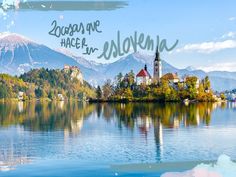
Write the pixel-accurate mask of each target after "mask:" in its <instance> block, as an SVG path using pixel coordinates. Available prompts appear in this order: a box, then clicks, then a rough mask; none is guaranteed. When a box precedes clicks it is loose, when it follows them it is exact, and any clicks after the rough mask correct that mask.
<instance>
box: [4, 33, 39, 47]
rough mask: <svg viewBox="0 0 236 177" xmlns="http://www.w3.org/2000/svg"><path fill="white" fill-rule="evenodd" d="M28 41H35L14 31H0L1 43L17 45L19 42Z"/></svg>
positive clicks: (27, 42)
mask: <svg viewBox="0 0 236 177" xmlns="http://www.w3.org/2000/svg"><path fill="white" fill-rule="evenodd" d="M29 43H35V42H34V41H32V40H30V39H28V38H26V37H24V36H22V35H19V34H16V33H10V32H3V33H0V44H2V45H5V44H11V45H19V44H29Z"/></svg>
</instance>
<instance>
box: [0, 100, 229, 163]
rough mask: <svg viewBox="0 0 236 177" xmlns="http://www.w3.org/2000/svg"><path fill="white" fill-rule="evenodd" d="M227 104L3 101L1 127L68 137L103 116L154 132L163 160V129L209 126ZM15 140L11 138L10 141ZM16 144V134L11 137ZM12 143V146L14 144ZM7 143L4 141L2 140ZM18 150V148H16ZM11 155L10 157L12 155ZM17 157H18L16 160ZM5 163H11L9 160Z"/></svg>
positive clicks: (120, 126)
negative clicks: (217, 109)
mask: <svg viewBox="0 0 236 177" xmlns="http://www.w3.org/2000/svg"><path fill="white" fill-rule="evenodd" d="M218 107H220V108H222V109H224V108H226V107H227V105H226V104H224V103H198V104H189V105H188V106H186V105H184V104H180V103H165V104H157V103H127V104H124V103H103V104H89V103H78V102H44V103H37V102H30V103H29V102H19V103H0V127H12V126H15V127H20V129H21V131H32V132H51V131H61V132H62V133H64V141H66V139H67V137H68V136H70V135H72V136H77V135H78V134H79V133H80V131H81V129H82V127H83V124H85V123H86V120H87V119H92V118H94V117H96V118H98V120H99V119H103V120H105V121H106V122H108V123H110V124H114V122H115V126H116V127H117V128H118V129H119V130H120V131H122V130H123V129H126V130H128V131H131V132H132V131H138V132H139V133H140V134H141V135H144V137H147V136H148V133H150V132H151V131H152V132H151V133H153V134H154V138H155V143H156V159H157V161H161V159H162V152H163V143H164V139H163V129H177V128H180V127H182V128H184V127H189V126H194V127H196V126H201V125H204V126H208V125H210V122H211V114H212V112H213V111H214V109H216V108H218ZM9 141H11V142H9ZM7 142H8V144H9V143H10V144H12V145H13V144H14V138H12V140H7ZM10 144H9V146H12V145H10ZM2 145H4V144H2ZM1 149H5V151H6V152H5V151H4V152H1V154H0V155H1V159H2V160H4V159H14V158H13V156H14V157H15V158H16V159H19V158H25V157H26V156H27V155H28V152H29V149H28V148H27V147H26V148H25V149H23V150H24V152H21V153H18V155H19V154H20V156H18V155H17V156H15V155H14V153H11V152H10V150H9V149H7V148H4V147H3V148H1ZM13 151H14V150H13ZM8 156H9V157H8ZM13 161H14V160H13ZM4 163H8V161H7V160H5V161H4Z"/></svg>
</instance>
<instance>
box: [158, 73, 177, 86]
mask: <svg viewBox="0 0 236 177" xmlns="http://www.w3.org/2000/svg"><path fill="white" fill-rule="evenodd" d="M162 79H166V80H168V81H169V83H171V84H177V83H178V82H180V79H179V77H178V75H177V73H167V74H165V75H164V76H162Z"/></svg>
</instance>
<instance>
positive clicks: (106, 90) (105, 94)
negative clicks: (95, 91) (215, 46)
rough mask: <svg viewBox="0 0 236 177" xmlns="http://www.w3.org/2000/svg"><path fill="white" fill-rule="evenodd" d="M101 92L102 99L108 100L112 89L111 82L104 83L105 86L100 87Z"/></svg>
mask: <svg viewBox="0 0 236 177" xmlns="http://www.w3.org/2000/svg"><path fill="white" fill-rule="evenodd" d="M102 92H103V97H104V98H105V99H108V98H109V97H110V96H111V95H112V93H113V87H112V84H111V80H109V79H108V80H107V81H106V82H105V84H104V85H103V87H102Z"/></svg>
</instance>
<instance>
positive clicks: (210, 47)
mask: <svg viewBox="0 0 236 177" xmlns="http://www.w3.org/2000/svg"><path fill="white" fill-rule="evenodd" d="M233 48H236V41H235V40H225V41H219V42H203V43H195V44H187V45H185V46H184V47H182V48H179V49H177V50H176V51H177V52H199V53H212V52H217V51H220V50H224V49H233Z"/></svg>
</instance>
